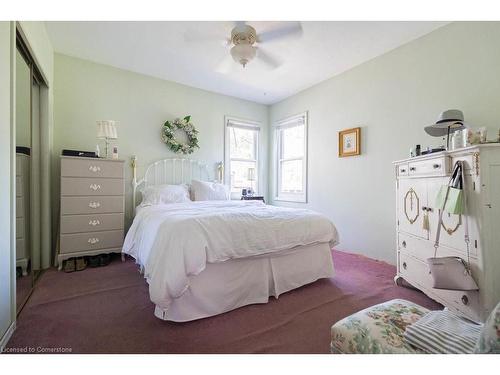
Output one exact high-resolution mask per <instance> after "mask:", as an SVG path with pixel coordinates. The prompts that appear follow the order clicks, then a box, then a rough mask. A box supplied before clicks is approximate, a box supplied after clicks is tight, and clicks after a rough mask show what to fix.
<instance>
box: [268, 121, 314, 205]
mask: <svg viewBox="0 0 500 375" xmlns="http://www.w3.org/2000/svg"><path fill="white" fill-rule="evenodd" d="M275 141H276V142H275V145H276V149H275V156H276V176H275V180H276V183H275V187H276V192H275V193H276V194H275V196H276V198H275V199H277V200H285V201H292V202H307V114H306V113H303V114H300V115H297V116H293V117H290V118H287V119H285V120H282V121H280V122H278V123H277V124H276V126H275Z"/></svg>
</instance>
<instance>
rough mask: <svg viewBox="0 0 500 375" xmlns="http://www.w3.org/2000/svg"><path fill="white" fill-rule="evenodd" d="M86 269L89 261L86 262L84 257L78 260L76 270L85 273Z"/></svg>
mask: <svg viewBox="0 0 500 375" xmlns="http://www.w3.org/2000/svg"><path fill="white" fill-rule="evenodd" d="M85 268H87V261H86V260H85V258H84V257H79V258H76V270H77V271H83V270H84V269H85Z"/></svg>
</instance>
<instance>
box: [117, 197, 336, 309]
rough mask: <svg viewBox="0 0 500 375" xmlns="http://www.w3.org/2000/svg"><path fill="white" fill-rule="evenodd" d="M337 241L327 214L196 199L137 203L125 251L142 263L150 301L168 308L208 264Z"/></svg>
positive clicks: (262, 205)
mask: <svg viewBox="0 0 500 375" xmlns="http://www.w3.org/2000/svg"><path fill="white" fill-rule="evenodd" d="M337 242H338V235H337V230H336V228H335V226H334V225H333V224H332V223H331V221H330V220H328V219H327V218H326V217H325V216H323V215H320V214H318V213H316V212H313V211H310V210H305V209H294V208H284V207H275V206H269V205H265V204H263V203H262V202H259V201H199V202H190V203H176V204H165V205H155V206H147V207H141V208H139V210H138V213H137V215H136V217H135V219H134V222H133V224H132V226H131V227H130V229H129V231H128V233H127V236H126V238H125V243H124V245H123V252H124V253H126V254H129V255H131V256H132V257H134V258H135V259H136V260H137V262H138V263H139V264H140V265H141V266H143V267H144V275H145V277H146V279H147V280H148V283H149V291H150V297H151V300H152V302H154V303H155V304H156V305H157V306H159V307H160V308H161V309H165V310H166V309H167V308H168V306H169V304H170V301H171V300H172V299H173V298H178V297H180V296H182V294H183V293H184V292H185V291H186V289H187V288H188V287H189V277H190V276H193V275H197V274H199V273H200V272H201V271H203V270H204V269H205V266H206V264H207V263H217V262H223V261H226V260H229V259H237V258H246V257H252V256H259V255H262V254H269V253H274V252H278V251H282V250H286V249H291V248H293V247H296V246H301V245H311V244H315V243H330V245H331V246H334V245H335V244H337Z"/></svg>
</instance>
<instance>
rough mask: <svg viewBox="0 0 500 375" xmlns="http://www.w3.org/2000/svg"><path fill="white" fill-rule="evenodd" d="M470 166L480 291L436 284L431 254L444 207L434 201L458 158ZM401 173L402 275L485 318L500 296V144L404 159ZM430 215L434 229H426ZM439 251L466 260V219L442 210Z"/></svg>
mask: <svg viewBox="0 0 500 375" xmlns="http://www.w3.org/2000/svg"><path fill="white" fill-rule="evenodd" d="M457 160H462V161H464V165H465V186H466V191H467V206H468V207H467V210H468V222H469V235H470V259H471V267H472V274H473V277H474V279H475V280H476V282H477V284H478V285H479V291H467V292H464V291H452V290H442V289H435V288H433V287H432V279H431V275H430V274H429V270H428V267H427V263H426V259H427V258H430V257H433V256H434V240H435V235H436V229H437V223H438V215H439V208H438V207H436V204H435V201H436V196H437V194H438V191H439V189H440V187H441V186H442V185H445V184H447V182H448V180H449V177H450V173H451V171H452V169H453V165H454V163H455V161H457ZM394 164H395V172H396V196H397V204H396V206H397V207H396V215H397V275H396V278H395V280H396V283H397V284H398V285H399V284H400V283H399V281H400V280H401V278H403V279H404V280H405V281H407V282H408V283H410V284H411V285H413V286H414V287H416V288H418V289H420V290H422V291H423V292H424V293H425V294H427V295H428V296H429V297H431V298H432V299H434V300H436V301H438V302H440V303H441V304H443V305H444V306H447V307H448V308H450V309H454V310H456V311H459V312H461V313H463V314H464V315H466V316H468V317H469V318H471V319H473V320H480V321H484V319H485V318H486V317H487V316H488V314H489V312H490V311H491V309H492V308H494V307H495V305H496V304H497V303H498V302H499V301H500V146H499V145H498V144H486V145H479V146H471V147H467V148H463V149H460V150H456V151H450V152H440V153H436V154H431V155H424V156H419V157H415V158H411V159H405V160H400V161H397V162H395V163H394ZM426 215H427V216H428V219H429V229H428V230H427V229H425V228H424V218H425V216H426ZM443 222H444V227H445V228H444V230H442V231H441V239H440V244H441V246H440V247H439V249H438V253H437V256H460V257H462V258H463V259H467V255H466V254H467V253H466V244H465V241H464V220H463V218H462V217H460V215H450V214H448V213H445V214H444V215H443Z"/></svg>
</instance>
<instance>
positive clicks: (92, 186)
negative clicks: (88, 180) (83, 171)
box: [89, 184, 101, 191]
mask: <svg viewBox="0 0 500 375" xmlns="http://www.w3.org/2000/svg"><path fill="white" fill-rule="evenodd" d="M89 187H90V189H92V190H94V191H96V190H99V189H100V188H101V185H98V184H90V186H89Z"/></svg>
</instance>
